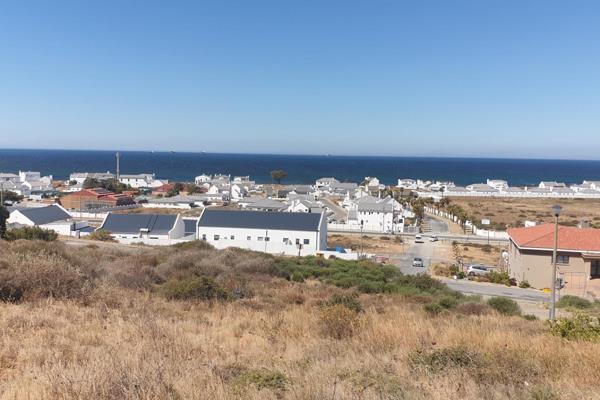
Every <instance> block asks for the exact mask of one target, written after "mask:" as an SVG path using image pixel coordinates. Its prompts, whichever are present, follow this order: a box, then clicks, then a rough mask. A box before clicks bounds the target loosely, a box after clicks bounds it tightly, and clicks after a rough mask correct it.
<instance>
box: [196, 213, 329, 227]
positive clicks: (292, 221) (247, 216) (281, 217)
mask: <svg viewBox="0 0 600 400" xmlns="http://www.w3.org/2000/svg"><path fill="white" fill-rule="evenodd" d="M320 223H321V214H311V213H289V212H272V211H233V210H217V209H210V208H207V209H206V210H204V212H203V213H202V216H201V217H200V222H199V226H200V227H203V226H205V227H222V228H246V229H275V230H292V231H311V232H316V231H318V230H319V225H320Z"/></svg>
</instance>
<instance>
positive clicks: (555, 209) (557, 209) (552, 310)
mask: <svg viewBox="0 0 600 400" xmlns="http://www.w3.org/2000/svg"><path fill="white" fill-rule="evenodd" d="M561 210H562V207H561V206H559V205H555V206H552V212H553V213H554V248H553V249H552V286H551V290H552V294H551V296H552V298H551V299H550V302H551V303H550V315H549V318H550V319H551V320H552V319H554V318H556V258H557V253H558V217H559V215H560V211H561Z"/></svg>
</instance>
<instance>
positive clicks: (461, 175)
mask: <svg viewBox="0 0 600 400" xmlns="http://www.w3.org/2000/svg"><path fill="white" fill-rule="evenodd" d="M117 151H119V152H120V153H121V173H123V174H137V173H155V174H156V176H157V177H159V178H164V179H169V180H173V181H193V179H194V177H195V176H197V175H200V174H202V173H206V174H216V173H223V174H231V175H249V176H250V177H251V179H254V180H255V181H256V182H258V183H269V182H272V180H271V178H270V171H271V170H273V169H283V170H285V171H286V172H287V173H288V177H287V179H286V180H284V183H290V184H292V183H294V184H308V183H314V181H315V180H316V179H318V178H321V177H324V176H333V177H336V178H337V179H339V180H340V181H352V182H360V181H361V180H362V179H363V178H364V177H366V176H376V177H378V178H379V179H380V180H381V181H382V182H383V183H385V184H388V185H395V184H396V183H397V180H398V179H401V178H413V179H423V180H440V181H453V182H455V183H456V184H457V185H468V184H471V183H482V182H485V180H486V179H488V178H489V179H505V180H507V181H508V182H509V184H511V185H514V186H533V185H537V184H538V183H539V182H540V181H542V180H556V181H560V182H565V183H568V184H572V183H580V182H581V181H583V180H600V160H574V159H546V158H501V157H464V156H460V157H458V156H457V157H451V156H404V155H402V156H389V155H333V154H332V155H325V154H268V153H219V152H195V151H194V152H191V151H164V150H161V151H158V150H154V151H153V150H85V149H77V150H71V149H66V150H60V149H18V148H14V149H10V148H8V149H0V172H16V171H19V170H33V171H39V172H41V173H42V174H44V175H53V176H54V178H56V179H67V178H68V176H69V174H70V173H72V172H105V171H112V172H114V171H115V169H116V161H115V154H116V152H117ZM365 160H368V161H369V162H368V163H365Z"/></svg>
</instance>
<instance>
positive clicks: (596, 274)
mask: <svg viewBox="0 0 600 400" xmlns="http://www.w3.org/2000/svg"><path fill="white" fill-rule="evenodd" d="M590 278H592V279H598V278H600V260H592V265H591V266H590Z"/></svg>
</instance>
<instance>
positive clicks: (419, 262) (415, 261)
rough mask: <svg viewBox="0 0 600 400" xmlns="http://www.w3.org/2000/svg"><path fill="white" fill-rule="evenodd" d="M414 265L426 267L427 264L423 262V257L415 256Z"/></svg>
mask: <svg viewBox="0 0 600 400" xmlns="http://www.w3.org/2000/svg"><path fill="white" fill-rule="evenodd" d="M412 266H413V267H424V266H425V265H424V264H423V259H422V258H419V257H415V258H413V262H412Z"/></svg>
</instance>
